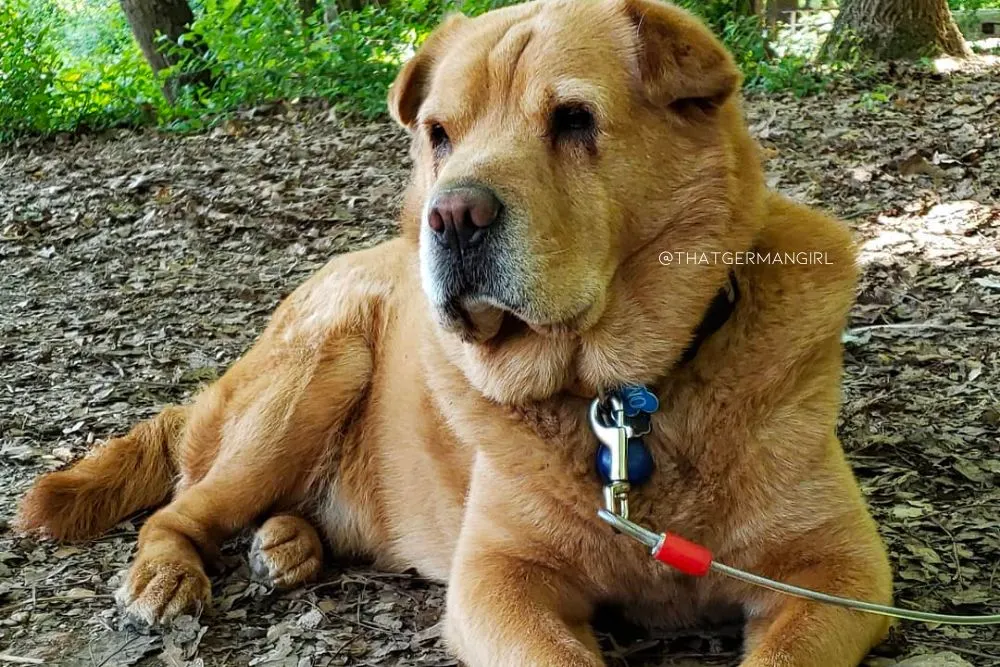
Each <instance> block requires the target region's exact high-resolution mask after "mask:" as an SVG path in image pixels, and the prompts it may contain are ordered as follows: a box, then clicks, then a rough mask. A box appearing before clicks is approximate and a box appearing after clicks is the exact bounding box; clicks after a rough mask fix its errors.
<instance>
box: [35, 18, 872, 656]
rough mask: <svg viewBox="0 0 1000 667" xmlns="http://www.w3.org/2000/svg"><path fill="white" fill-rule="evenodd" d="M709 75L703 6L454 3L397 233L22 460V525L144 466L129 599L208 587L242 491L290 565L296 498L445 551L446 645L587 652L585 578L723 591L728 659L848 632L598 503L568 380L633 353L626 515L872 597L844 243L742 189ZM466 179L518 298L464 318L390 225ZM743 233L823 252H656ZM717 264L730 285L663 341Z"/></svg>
mask: <svg viewBox="0 0 1000 667" xmlns="http://www.w3.org/2000/svg"><path fill="white" fill-rule="evenodd" d="M738 83H739V76H738V74H737V72H736V69H735V67H734V65H733V63H732V60H731V59H730V58H729V56H728V55H727V54H726V53H725V51H724V50H723V49H722V47H721V46H720V45H719V44H718V42H717V41H716V40H715V39H714V38H713V37H712V36H711V35H710V34H709V33H708V31H707V30H705V28H703V27H702V26H701V25H700V24H699V23H698V22H697V21H695V20H694V19H692V18H691V17H690V16H689V15H687V14H686V13H684V12H682V11H680V10H678V9H676V8H673V7H672V6H669V5H665V4H661V3H659V2H656V1H655V0H594V1H593V2H584V1H580V2H568V1H565V0H553V1H550V2H542V3H529V4H526V5H520V6H516V7H512V8H508V9H504V10H499V11H495V12H491V13H489V14H487V15H485V16H483V17H480V18H477V19H472V20H470V19H466V18H464V17H454V18H452V19H450V20H449V21H447V22H446V23H445V24H444V25H443V27H442V28H440V29H439V30H438V31H437V32H436V33H435V34H434V35H432V36H431V38H430V39H429V40H428V42H427V43H426V44H425V46H424V47H423V48H422V50H421V51H420V52H419V53H418V54H417V56H416V57H415V58H413V59H412V60H411V61H410V62H409V63H408V64H407V65H406V66H405V67H404V69H403V70H402V72H401V73H400V76H399V78H398V79H397V81H396V84H395V85H394V87H393V90H392V92H391V93H390V100H389V103H390V111H391V112H392V114H393V115H394V117H395V118H396V119H397V120H398V121H399V122H400V123H402V124H403V125H405V126H406V127H408V128H409V129H410V130H411V132H412V134H413V156H414V160H415V165H416V166H415V170H414V175H413V179H412V183H411V187H410V190H409V194H408V197H407V206H406V209H405V211H404V213H403V216H402V223H401V224H402V230H403V234H402V235H401V237H400V238H398V239H396V240H393V241H389V242H387V243H384V244H382V245H380V246H378V247H375V248H373V249H370V250H365V251H362V252H357V253H352V254H348V255H344V256H341V257H338V258H336V259H334V260H333V261H331V262H330V264H329V265H328V266H327V267H325V268H324V269H323V270H322V271H320V272H319V273H318V274H317V275H316V276H314V277H313V278H312V279H310V280H309V281H308V282H307V283H305V284H304V285H302V286H301V287H300V288H299V289H297V290H296V291H295V292H294V293H293V294H292V295H291V296H290V297H289V298H288V299H286V300H285V302H284V303H283V304H282V305H281V306H280V307H279V308H278V310H277V311H276V313H275V315H274V317H273V319H272V322H271V323H270V325H269V326H268V328H267V330H266V331H265V332H264V334H263V335H262V337H261V338H260V340H259V342H258V343H257V344H256V346H255V347H254V348H253V349H252V350H251V351H250V352H248V353H247V355H246V356H245V357H243V358H242V359H241V360H240V361H239V362H237V363H236V364H235V365H234V366H233V367H232V368H231V369H230V370H229V372H228V373H226V375H225V376H224V377H223V378H222V379H220V380H219V381H218V382H217V383H215V384H214V385H213V386H211V387H210V388H209V389H207V390H206V391H205V392H204V393H202V394H201V395H200V396H199V397H198V399H197V400H196V401H195V402H194V403H192V404H191V405H190V406H188V407H185V408H170V409H168V410H166V411H164V412H163V413H162V414H161V415H160V416H158V417H156V418H155V419H153V420H152V421H150V422H147V423H145V424H141V425H139V426H138V427H136V429H134V430H133V431H132V432H131V433H130V434H129V435H127V436H125V437H124V438H119V439H115V440H112V441H110V442H109V443H108V444H107V445H105V446H104V447H103V448H102V449H99V450H97V451H96V452H95V453H94V454H92V455H91V456H90V457H89V458H87V459H84V460H83V461H81V462H80V463H79V464H77V465H76V466H75V467H73V468H71V469H69V470H66V471H62V472H56V473H52V474H49V475H46V476H44V477H43V478H41V479H40V480H39V481H38V483H37V484H36V485H35V487H34V488H33V489H31V490H30V491H29V493H28V494H27V496H26V497H25V499H24V501H23V504H22V506H21V515H20V522H21V526H22V527H23V528H24V529H26V530H39V531H44V532H46V533H48V534H49V535H51V536H53V537H56V538H60V539H83V538H86V537H89V536H93V535H95V534H97V533H99V532H100V531H101V530H104V529H106V528H107V527H109V526H111V525H113V524H114V523H115V522H116V521H118V520H119V519H121V518H122V517H123V516H125V515H126V514H128V513H130V512H133V511H135V510H137V509H140V508H143V507H150V506H155V505H158V504H160V503H161V502H163V501H165V500H167V499H168V497H170V494H171V492H172V497H170V500H169V503H168V504H166V506H164V507H162V508H161V509H159V510H158V511H157V512H156V513H155V514H153V515H152V516H151V517H150V518H149V520H148V521H147V522H146V523H145V525H144V526H143V528H142V531H141V533H140V537H139V549H138V553H137V556H136V560H135V563H134V565H133V567H132V569H131V572H130V574H129V577H128V580H127V582H126V583H125V585H124V586H123V588H122V591H121V592H120V599H121V602H122V604H123V605H125V607H126V611H127V612H128V613H129V614H131V615H133V616H135V617H137V618H140V619H143V620H145V621H147V622H151V623H152V622H160V621H166V620H169V618H170V617H172V616H174V615H176V614H178V613H181V612H183V611H186V610H191V609H193V608H197V607H198V606H200V605H201V604H203V603H205V602H207V601H208V597H209V590H210V589H209V584H208V579H207V577H206V574H205V562H206V561H210V560H212V559H213V557H214V555H215V552H216V550H217V548H218V546H219V544H220V542H221V541H222V540H224V539H225V538H226V537H228V536H229V535H232V534H233V533H235V532H237V531H239V530H241V529H244V528H245V527H247V526H249V525H252V524H254V523H255V522H258V521H263V522H264V523H263V525H262V527H261V532H260V533H259V535H258V538H257V540H256V547H255V555H254V562H255V569H256V570H258V571H260V572H261V573H262V574H264V575H265V576H266V577H267V578H269V579H270V580H271V581H273V582H274V583H276V584H283V585H294V584H296V583H299V582H301V581H304V580H306V579H308V578H309V577H312V576H315V574H316V572H317V571H318V570H319V556H320V553H319V552H320V550H321V547H320V542H319V537H318V535H317V532H316V530H314V529H313V528H312V526H313V525H314V526H316V528H318V529H319V534H321V535H322V536H323V538H324V539H325V541H326V542H327V544H328V545H329V546H330V547H331V548H333V549H335V550H337V551H340V552H351V553H355V554H363V555H368V556H370V557H372V558H374V559H375V560H376V562H377V563H378V564H379V565H380V566H382V567H386V568H403V567H416V568H418V569H419V570H420V571H421V572H423V573H424V574H425V575H427V576H429V577H433V578H438V579H441V580H443V581H447V582H448V601H447V617H446V630H447V638H448V642H449V645H450V646H451V648H452V649H453V650H454V651H455V653H456V654H457V655H458V656H459V657H460V658H461V659H462V660H464V661H465V662H466V663H467V664H469V665H471V666H472V667H485V666H487V665H495V666H510V667H515V666H516V667H521V666H524V665H539V666H544V667H558V666H561V665H565V666H567V667H569V666H574V667H575V666H579V665H592V666H598V665H602V664H603V661H602V659H601V657H600V654H599V652H598V650H597V646H596V642H595V640H594V636H593V634H592V632H591V630H590V629H589V625H588V623H589V619H590V617H591V614H592V612H593V611H594V609H595V607H596V606H597V605H599V604H602V603H614V604H618V605H621V606H623V607H624V608H625V609H626V610H628V611H629V613H630V614H631V615H632V616H634V618H635V619H636V620H637V621H640V622H642V623H646V624H650V625H660V624H690V623H695V622H698V621H699V620H700V619H701V618H703V617H705V616H711V615H714V614H715V613H716V611H717V610H719V609H723V608H726V607H728V606H736V607H738V608H740V609H741V610H742V611H743V612H744V613H745V615H746V617H747V619H748V621H747V634H746V655H745V660H744V662H743V665H744V666H745V667H779V666H780V667H792V666H801V667H805V666H817V667H820V666H821V667H836V666H845V667H846V666H850V665H856V664H857V663H858V662H859V661H860V660H861V658H862V657H863V656H864V655H865V653H866V652H867V651H868V649H869V648H870V647H871V646H872V645H873V644H875V643H876V642H878V641H879V640H880V638H881V637H882V636H883V635H884V633H885V632H886V629H887V624H886V622H885V621H884V620H882V619H881V618H878V617H874V616H866V615H862V614H858V613H855V612H850V611H845V610H843V609H839V608H833V607H825V606H821V605H817V604H813V603H809V602H804V601H801V600H798V599H792V598H786V597H782V596H778V595H776V594H773V593H769V592H766V591H763V590H759V589H753V588H749V587H747V586H744V585H741V584H736V583H733V582H731V581H729V580H726V579H723V578H720V577H718V576H709V577H706V578H704V579H691V578H688V577H685V576H682V575H679V574H677V573H675V572H673V571H671V570H669V569H668V568H666V567H664V566H662V565H660V564H658V563H656V562H653V561H651V560H650V559H649V557H648V555H647V554H646V552H645V551H644V549H643V548H642V547H641V546H639V545H637V544H635V543H634V542H632V541H630V540H629V539H628V538H627V537H624V536H620V535H615V534H614V533H613V532H612V531H610V529H608V528H607V527H606V526H605V525H603V524H602V523H601V522H600V521H599V520H598V518H597V517H596V509H597V508H598V506H599V503H600V482H599V481H598V478H597V476H596V473H595V471H594V466H593V459H594V451H595V446H596V445H595V441H594V437H593V434H592V433H591V432H590V429H589V427H588V424H587V421H586V418H585V415H586V412H587V405H588V402H589V400H590V399H591V398H592V397H593V396H595V395H597V394H598V393H599V392H601V391H604V390H606V389H609V388H612V387H615V386H618V385H620V384H622V383H639V382H641V383H647V384H649V385H650V386H652V387H655V389H656V391H657V393H658V395H659V397H660V401H661V406H662V407H661V409H660V411H659V412H657V413H656V415H655V416H654V420H653V431H652V433H651V434H650V436H648V438H647V443H648V445H649V446H650V449H651V451H652V452H653V455H654V457H655V459H656V463H657V469H656V472H655V474H654V476H653V478H652V480H651V481H650V482H649V483H648V484H647V485H645V486H643V487H641V488H640V489H637V490H635V491H634V492H633V494H632V516H633V519H634V520H636V521H638V522H640V523H642V524H644V525H646V526H649V527H651V528H655V529H657V530H670V531H673V532H676V533H678V534H680V535H683V536H685V537H687V538H689V539H692V540H695V541H698V542H700V543H702V544H704V545H706V546H707V547H709V548H710V549H712V550H713V551H714V553H715V554H716V556H717V557H718V558H719V559H720V560H721V561H723V562H726V563H729V564H731V565H734V566H737V567H742V568H746V569H749V570H752V571H755V572H758V573H761V574H764V575H768V576H772V577H778V578H780V579H783V580H785V581H789V582H792V583H797V584H801V585H805V586H809V587H813V588H816V589H819V590H823V591H826V592H829V593H834V594H839V595H846V596H851V597H856V598H862V599H866V600H872V601H877V602H887V601H888V600H889V599H890V593H891V580H890V573H889V567H888V563H887V558H886V554H885V551H884V548H883V546H882V544H881V541H880V540H879V537H878V534H877V531H876V528H875V525H874V524H873V522H872V520H871V518H870V517H869V515H868V513H867V511H866V509H865V506H864V502H863V500H862V497H861V494H860V492H859V490H858V487H857V484H856V482H855V480H854V478H853V476H852V474H851V471H850V469H849V467H848V465H847V463H846V462H845V459H844V455H843V452H842V450H841V447H840V444H839V442H838V441H837V438H836V435H835V426H836V418H837V412H838V410H839V401H840V375H841V348H840V343H839V336H840V331H841V329H842V327H843V325H844V322H845V317H846V313H847V310H848V308H849V307H850V304H851V299H852V296H853V290H854V284H855V278H856V276H855V258H854V250H853V246H852V243H851V240H850V237H849V234H848V232H847V231H846V229H845V228H844V227H843V226H842V225H841V224H839V223H837V222H835V221H833V220H830V219H829V218H827V217H824V216H823V215H821V214H819V213H817V212H815V211H812V210H809V209H807V208H804V207H802V206H799V205H796V204H793V203H791V202H789V201H788V200H786V199H784V198H782V197H780V196H777V195H775V194H770V193H767V192H765V190H764V188H763V185H762V175H761V169H760V166H759V165H758V163H757V157H756V148H755V145H754V144H753V142H752V141H751V139H750V138H749V136H748V134H747V131H746V129H745V126H744V122H743V119H742V115H741V111H740V106H739V100H738V98H737V94H736V90H737V88H738ZM567 101H568V102H570V103H574V104H580V103H582V104H586V105H587V107H588V108H589V109H590V110H592V112H593V115H594V117H595V119H596V125H597V128H598V130H597V134H596V136H595V138H594V141H593V142H592V144H590V145H585V144H583V143H579V142H578V143H573V142H572V141H562V140H558V141H556V140H553V139H552V138H551V137H550V136H549V129H548V125H549V123H550V117H551V113H552V109H553V106H554V105H558V104H561V103H566V102H567ZM434 124H439V125H442V126H444V127H445V128H446V130H447V133H448V135H449V137H450V139H451V143H450V151H449V152H448V153H447V154H446V155H444V154H442V153H441V151H440V150H437V151H435V150H434V149H432V147H431V145H430V143H429V139H428V130H429V128H430V127H431V126H432V125H434ZM466 181H476V182H480V183H486V184H488V185H489V186H490V187H491V188H494V189H495V190H496V191H497V192H498V193H500V195H501V197H502V198H503V200H504V201H505V203H506V205H507V207H508V209H509V218H508V219H507V220H506V221H505V223H504V224H506V225H509V229H512V230H515V231H516V234H515V235H514V236H513V238H514V239H515V240H514V241H513V244H514V246H516V247H515V248H513V249H512V250H511V252H516V253H517V256H518V257H519V258H520V259H522V260H523V261H524V262H528V263H530V264H531V271H530V272H527V273H525V274H524V275H523V276H522V278H521V279H520V280H521V281H522V282H521V283H520V286H521V287H524V289H525V291H526V293H527V294H529V296H530V299H529V303H528V305H527V306H525V311H524V313H519V314H518V317H513V316H512V315H511V314H510V313H506V314H505V313H504V312H485V313H483V312H479V313H476V314H473V315H470V321H469V322H468V323H467V327H466V328H465V329H463V328H462V327H456V325H455V323H454V322H448V321H445V320H443V319H442V317H441V316H440V313H439V312H437V311H436V310H435V308H434V307H433V304H432V303H431V302H430V300H429V298H428V296H427V295H428V291H427V289H428V285H427V284H425V285H424V289H422V288H421V278H420V275H421V257H420V248H421V244H423V243H424V242H425V240H424V239H421V234H422V233H423V232H421V226H422V225H423V224H424V223H423V221H422V211H423V209H424V207H425V204H426V202H427V201H428V199H429V198H430V197H431V195H432V194H433V193H434V192H435V191H436V190H437V189H438V188H440V187H442V186H443V185H446V184H449V183H456V182H466ZM751 249H752V250H755V251H757V252H758V253H782V254H784V253H801V252H821V253H825V259H826V262H824V263H819V264H816V263H813V264H782V265H774V264H759V263H758V264H753V265H738V266H728V265H725V264H723V263H721V262H716V263H708V264H705V263H701V262H698V261H690V262H683V263H676V262H675V263H673V264H670V265H667V266H664V265H662V264H661V263H660V261H659V258H660V254H661V253H662V252H663V251H675V252H680V253H697V252H707V253H713V252H727V251H729V252H744V251H748V250H751ZM424 268H425V269H426V267H424ZM731 268H732V269H733V270H734V271H735V275H736V277H737V280H738V283H739V286H740V292H741V298H740V300H739V302H738V304H737V306H736V309H735V312H734V313H733V315H732V317H730V319H729V320H728V321H727V322H726V324H725V325H724V326H723V327H722V328H721V329H720V330H719V331H718V332H716V333H715V334H714V335H712V336H711V337H710V338H709V339H708V340H707V341H706V342H705V343H704V344H703V345H702V346H701V348H700V349H699V351H698V353H697V355H696V356H695V358H694V359H693V360H692V361H691V362H689V363H679V360H680V357H681V354H682V351H683V350H684V349H685V347H686V346H687V345H688V343H689V342H690V340H691V336H692V332H693V331H694V329H695V328H696V326H697V325H698V323H699V321H700V320H701V319H702V317H703V315H704V313H705V310H706V308H707V306H708V304H709V302H710V301H711V299H712V298H713V296H714V295H715V294H716V292H717V290H718V289H719V288H720V287H721V286H722V285H724V284H725V283H726V280H727V273H728V272H729V270H730V269H731ZM430 289H431V292H430V293H433V286H432V287H431V288H430ZM498 308H499V307H498ZM497 322H503V324H502V325H501V326H500V327H499V329H497V328H496V326H495V325H496V323H497Z"/></svg>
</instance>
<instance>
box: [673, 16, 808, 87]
mask: <svg viewBox="0 0 1000 667" xmlns="http://www.w3.org/2000/svg"><path fill="white" fill-rule="evenodd" d="M676 2H677V4H679V5H681V6H683V7H685V8H686V9H688V10H690V11H692V12H694V13H695V14H697V15H698V16H700V17H701V18H702V19H704V20H705V22H706V23H707V24H708V25H709V26H710V27H711V28H712V29H713V30H714V31H715V33H716V34H717V35H719V36H720V37H721V38H722V41H723V42H724V43H725V44H726V46H727V47H728V48H729V50H730V51H731V52H732V54H733V56H734V57H735V59H736V63H737V64H738V65H739V67H740V69H741V70H742V71H743V76H744V84H745V86H746V87H747V88H749V89H751V90H762V91H765V92H773V91H776V90H791V91H793V92H794V93H796V94H798V95H807V94H811V93H815V92H818V91H820V90H822V89H823V88H824V83H823V76H822V75H821V73H820V72H819V71H818V70H817V69H816V68H815V67H814V66H813V65H812V63H811V62H810V60H809V58H806V57H804V56H801V55H794V54H783V55H779V54H777V53H775V51H774V48H773V44H772V43H771V41H772V40H771V37H770V36H769V35H768V34H767V31H766V30H765V28H764V26H763V24H762V23H761V20H760V17H759V16H756V15H754V14H753V13H752V12H751V11H750V6H749V5H750V3H748V2H740V1H738V0H737V1H735V2H734V1H733V0H708V1H705V0H676Z"/></svg>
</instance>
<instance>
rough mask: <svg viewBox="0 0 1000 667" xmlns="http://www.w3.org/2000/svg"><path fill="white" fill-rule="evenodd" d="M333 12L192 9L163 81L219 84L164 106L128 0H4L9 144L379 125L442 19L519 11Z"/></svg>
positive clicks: (812, 76) (759, 76) (257, 6)
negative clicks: (289, 121)
mask: <svg viewBox="0 0 1000 667" xmlns="http://www.w3.org/2000/svg"><path fill="white" fill-rule="evenodd" d="M970 1H974V0H970ZM332 2H334V0H319V2H318V6H317V9H316V11H315V12H313V14H312V15H311V16H303V14H302V11H301V9H300V5H299V2H298V0H193V2H192V7H193V9H194V13H195V17H196V19H195V21H194V23H193V25H192V26H190V33H189V34H188V35H186V36H185V37H184V38H182V40H181V43H180V45H178V46H174V47H172V55H173V57H174V58H173V59H174V61H175V63H176V64H175V65H174V66H173V67H172V68H171V70H168V71H166V72H161V75H162V76H163V77H170V76H172V75H176V74H179V73H183V72H188V73H190V72H195V71H205V70H207V71H208V72H210V73H211V74H212V77H211V79H212V81H213V85H211V86H206V85H196V84H186V85H181V86H180V87H179V88H176V89H175V90H176V95H175V100H174V102H173V103H168V102H167V100H166V99H165V98H164V96H163V94H162V92H161V86H162V84H163V83H164V81H165V79H160V80H158V79H157V78H156V77H155V76H154V75H153V73H152V71H151V70H150V68H149V66H148V65H147V64H146V62H145V60H144V59H143V56H142V53H141V52H140V50H139V48H138V46H137V45H136V44H135V41H134V40H133V38H132V34H131V31H130V29H129V27H128V24H127V22H126V20H125V17H124V15H123V14H122V11H121V9H120V7H119V4H118V0H75V1H74V2H61V1H60V0H0V140H5V139H9V138H11V137H14V136H17V135H20V134H24V133H40V134H46V133H51V132H58V131H73V130H77V129H80V128H102V127H108V126H115V125H123V124H124V125H128V124H141V123H151V122H156V123H158V124H160V125H161V126H165V127H173V128H178V129H197V128H200V127H202V126H204V125H205V124H207V123H211V122H214V121H215V120H217V119H219V118H221V117H223V115H224V114H225V113H227V112H229V111H232V110H234V109H238V108H241V107H247V106H251V105H255V104H258V103H261V102H264V101H270V100H281V99H294V98H322V99H325V100H329V102H330V103H331V104H332V105H333V106H334V107H335V108H336V109H338V110H339V111H342V112H344V113H345V114H350V115H357V116H362V117H372V116H376V115H379V114H381V113H384V109H385V91H386V89H387V88H388V85H389V84H390V82H391V81H392V78H393V76H394V75H395V73H396V71H397V69H398V67H399V64H400V63H401V62H402V61H403V60H404V59H405V58H406V57H407V56H408V54H409V53H411V52H412V49H413V48H414V47H415V46H416V45H417V44H418V43H419V42H420V41H421V40H422V39H423V38H424V37H425V36H426V35H427V33H429V32H430V31H431V30H432V29H433V27H434V25H436V24H437V22H438V21H439V20H440V19H441V18H442V16H443V15H444V14H446V13H448V12H450V11H454V10H455V9H456V8H457V9H460V10H461V11H463V12H465V13H466V14H470V15H475V14H479V13H482V12H484V11H486V10H489V9H492V8H494V7H497V6H501V5H508V4H514V2H513V0H466V1H465V2H454V1H453V0H452V1H449V0H415V1H412V2H406V1H403V0H384V1H383V2H382V3H380V4H379V5H369V6H366V7H363V8H362V9H360V10H357V11H341V12H339V13H337V12H331V11H328V8H327V7H326V6H325V4H324V3H332ZM681 4H684V5H686V6H688V7H689V8H690V9H692V10H693V11H695V12H696V13H698V14H700V15H701V16H702V17H704V18H705V20H706V21H707V22H708V23H709V24H710V25H711V27H712V28H713V29H714V30H716V32H717V33H718V34H720V35H721V36H722V38H723V39H724V41H725V42H726V44H727V45H728V46H729V48H730V49H731V50H732V51H733V53H734V54H735V56H736V59H737V61H738V63H739V65H740V67H741V68H742V69H743V71H744V73H745V74H746V84H747V86H748V87H750V88H760V89H764V90H775V89H786V88H787V89H792V90H794V91H796V92H799V93H808V92H812V91H814V90H816V89H818V88H820V87H821V86H822V79H821V77H819V76H818V75H817V73H816V71H815V70H814V69H813V68H812V67H811V66H810V64H809V62H808V60H807V58H805V57H802V56H788V55H784V56H779V55H777V54H776V53H775V52H774V51H773V49H772V48H771V44H770V43H769V41H768V36H767V34H766V33H765V31H764V29H763V26H762V25H761V23H760V21H759V20H758V18H756V17H754V16H751V15H747V14H746V12H745V11H744V10H743V9H740V2H735V3H734V2H732V1H730V0H707V1H703V0H681ZM734 7H735V9H734ZM193 44H198V45H200V46H202V47H204V48H198V49H194V48H191V45H193ZM178 80H183V79H178Z"/></svg>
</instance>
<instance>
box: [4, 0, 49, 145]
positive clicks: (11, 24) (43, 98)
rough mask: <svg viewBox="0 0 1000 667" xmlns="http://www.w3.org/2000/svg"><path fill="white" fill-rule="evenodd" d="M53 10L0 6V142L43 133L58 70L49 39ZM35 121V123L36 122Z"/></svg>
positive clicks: (12, 1)
mask: <svg viewBox="0 0 1000 667" xmlns="http://www.w3.org/2000/svg"><path fill="white" fill-rule="evenodd" d="M53 9H54V8H53V7H52V6H50V5H47V4H46V5H44V6H41V7H34V8H33V7H29V6H28V2H27V0H6V1H5V2H4V4H0V26H3V30H2V32H0V139H4V138H6V137H7V136H9V135H13V134H16V133H20V132H26V131H32V130H42V131H44V130H45V129H47V128H46V127H45V126H44V125H39V124H38V121H41V122H42V123H44V120H45V119H46V118H47V117H48V115H49V113H50V112H51V111H52V92H51V91H52V89H53V88H54V87H55V81H56V77H57V75H58V73H59V69H60V67H61V62H60V58H59V51H58V49H57V48H56V46H55V44H54V40H53V36H52V32H53V29H52V25H51V23H50V21H51V14H52V12H53ZM36 119H37V120H36Z"/></svg>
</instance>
